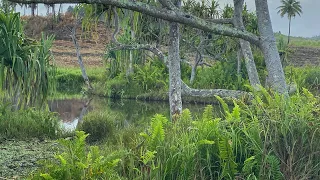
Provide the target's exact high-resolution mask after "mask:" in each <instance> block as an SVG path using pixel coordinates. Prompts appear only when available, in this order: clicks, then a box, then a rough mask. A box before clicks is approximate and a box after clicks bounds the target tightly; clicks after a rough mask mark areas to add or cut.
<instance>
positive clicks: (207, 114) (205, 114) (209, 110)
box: [202, 105, 213, 120]
mask: <svg viewBox="0 0 320 180" xmlns="http://www.w3.org/2000/svg"><path fill="white" fill-rule="evenodd" d="M212 111H213V107H212V105H208V106H206V107H205V108H204V112H203V115H202V118H203V119H205V120H213V113H212Z"/></svg>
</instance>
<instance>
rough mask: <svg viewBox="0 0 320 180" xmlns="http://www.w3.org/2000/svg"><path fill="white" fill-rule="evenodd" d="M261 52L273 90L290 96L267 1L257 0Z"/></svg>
mask: <svg viewBox="0 0 320 180" xmlns="http://www.w3.org/2000/svg"><path fill="white" fill-rule="evenodd" d="M255 2H256V13H257V17H258V28H259V32H260V39H261V50H262V52H263V54H264V59H265V63H266V66H267V71H268V81H269V84H270V86H271V88H272V89H273V90H275V91H277V92H279V93H281V94H285V95H287V94H288V91H287V88H286V80H285V76H284V72H283V68H282V65H281V60H280V56H279V53H278V48H277V45H276V40H275V37H274V34H273V29H272V24H271V19H270V15H269V9H268V1H267V0H255Z"/></svg>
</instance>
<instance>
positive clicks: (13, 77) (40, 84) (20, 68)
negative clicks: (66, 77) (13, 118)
mask: <svg viewBox="0 0 320 180" xmlns="http://www.w3.org/2000/svg"><path fill="white" fill-rule="evenodd" d="M0 27H1V28H0V39H1V41H2V43H1V44H0V49H1V50H0V67H1V68H0V87H1V91H3V90H5V91H6V92H7V93H8V94H9V96H10V97H13V96H15V98H20V99H19V100H20V103H19V104H24V105H26V104H27V105H33V106H36V105H42V104H43V102H44V101H45V100H46V98H47V97H48V95H49V94H50V93H51V92H52V91H53V90H54V89H55V81H54V75H55V68H54V66H52V62H51V64H50V63H49V61H52V56H51V53H50V48H51V45H52V41H53V37H52V36H51V37H48V38H47V39H46V38H45V37H44V36H43V37H42V39H41V40H40V42H36V41H32V40H30V39H27V38H26V37H25V35H24V32H23V29H22V23H21V21H20V16H19V13H13V12H10V13H5V12H3V11H2V10H0ZM18 94H21V96H20V97H18V96H19V95H18Z"/></svg>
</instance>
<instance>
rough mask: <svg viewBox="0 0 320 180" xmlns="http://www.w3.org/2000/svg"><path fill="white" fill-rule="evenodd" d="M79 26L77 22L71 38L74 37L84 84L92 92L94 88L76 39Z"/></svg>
mask: <svg viewBox="0 0 320 180" xmlns="http://www.w3.org/2000/svg"><path fill="white" fill-rule="evenodd" d="M77 24H78V22H76V24H75V26H74V27H73V29H72V34H71V37H72V41H73V44H74V46H75V47H76V53H77V58H78V63H79V66H80V69H81V73H82V77H83V79H84V82H85V83H86V85H87V87H88V89H89V90H92V89H93V88H92V86H91V84H90V81H89V77H88V75H87V73H86V69H85V67H84V65H83V61H82V56H81V53H80V46H79V44H78V42H77V37H76V34H77V33H76V30H77Z"/></svg>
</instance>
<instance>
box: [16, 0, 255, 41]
mask: <svg viewBox="0 0 320 180" xmlns="http://www.w3.org/2000/svg"><path fill="white" fill-rule="evenodd" d="M10 1H11V2H16V3H22V4H30V3H46V4H60V3H68V4H70V3H87V4H104V5H112V6H116V7H118V8H124V9H129V10H133V11H137V12H141V13H144V14H147V15H149V16H153V17H156V18H160V19H164V20H168V21H171V22H177V23H180V24H185V25H188V26H190V27H194V28H197V29H201V30H203V31H206V32H212V33H215V34H219V35H224V36H231V37H238V38H241V39H244V40H246V41H249V42H251V43H253V44H255V45H257V46H259V47H260V38H259V37H258V36H256V35H254V34H253V33H250V32H247V31H243V30H239V29H237V28H232V27H228V26H225V25H220V24H215V23H212V22H210V21H208V20H205V19H201V18H199V17H196V16H194V15H191V14H189V13H185V12H183V11H181V10H169V9H166V8H158V7H155V6H152V5H149V4H146V3H143V2H134V1H129V0H10Z"/></svg>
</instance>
